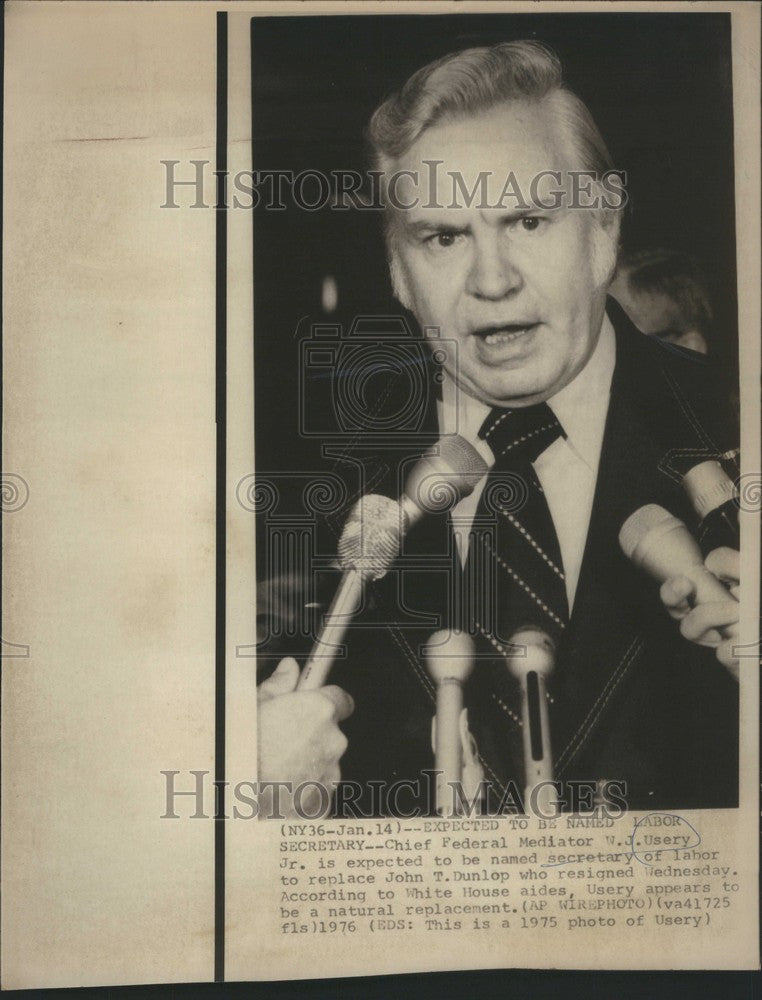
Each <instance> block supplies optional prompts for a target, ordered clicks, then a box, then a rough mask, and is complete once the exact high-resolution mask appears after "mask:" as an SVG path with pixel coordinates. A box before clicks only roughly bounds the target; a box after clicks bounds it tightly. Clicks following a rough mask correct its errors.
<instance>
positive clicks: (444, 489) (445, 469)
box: [405, 434, 489, 513]
mask: <svg viewBox="0 0 762 1000" xmlns="http://www.w3.org/2000/svg"><path fill="white" fill-rule="evenodd" d="M488 470H489V466H488V465H487V463H486V462H485V461H484V459H483V458H482V456H481V455H480V454H479V452H478V451H477V450H476V448H474V446H473V445H472V444H470V443H469V442H468V441H466V439H465V438H462V437H461V436H460V435H459V434H451V435H447V436H446V437H443V438H441V439H440V440H439V441H438V442H437V444H436V445H435V446H434V447H433V448H431V449H429V451H427V452H425V453H424V455H423V456H422V457H421V458H420V459H419V460H418V461H417V462H416V463H415V465H414V466H413V468H412V469H411V471H410V474H409V475H408V478H407V481H406V483H405V495H406V496H407V497H409V498H410V500H412V501H413V503H414V504H415V506H416V507H417V508H418V509H419V511H422V512H425V513H441V512H443V511H446V510H450V509H451V508H452V507H454V506H455V505H456V504H457V503H459V502H460V501H461V500H463V498H464V497H467V496H470V495H471V493H473V491H474V489H475V488H476V484H477V483H478V482H479V481H480V479H481V478H482V477H483V476H484V475H486V473H487V472H488Z"/></svg>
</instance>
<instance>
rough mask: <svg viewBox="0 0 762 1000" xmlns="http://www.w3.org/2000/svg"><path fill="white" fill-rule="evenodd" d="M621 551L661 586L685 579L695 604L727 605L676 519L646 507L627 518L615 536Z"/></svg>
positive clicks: (722, 591)
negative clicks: (676, 578)
mask: <svg viewBox="0 0 762 1000" xmlns="http://www.w3.org/2000/svg"><path fill="white" fill-rule="evenodd" d="M619 544H620V546H621V547H622V551H623V552H624V554H625V555H626V556H627V558H628V559H630V560H631V561H632V562H633V563H635V565H636V566H639V567H640V568H641V569H644V570H645V571H646V572H647V573H649V574H650V575H651V576H652V577H654V579H656V580H658V581H659V582H660V583H663V582H664V581H665V580H669V579H670V577H673V576H678V575H681V576H687V577H688V579H689V580H691V581H692V582H693V583H694V585H695V587H696V597H695V602H694V603H695V604H706V603H710V602H712V601H727V600H729V599H732V595H731V593H730V591H729V590H727V589H726V588H725V587H724V586H723V584H722V583H720V581H719V580H718V579H717V577H716V576H715V575H714V574H713V573H710V572H709V570H708V569H707V568H706V566H704V560H703V559H702V556H701V549H700V548H699V546H698V543H697V542H696V540H695V538H694V537H693V535H691V533H690V532H689V531H688V529H687V528H686V526H685V525H684V524H683V522H682V521H680V520H679V519H678V518H676V517H674V516H673V515H672V514H670V513H669V512H668V511H666V510H665V509H664V508H663V507H659V506H658V504H654V503H649V504H646V505H645V506H644V507H640V508H639V509H638V510H636V511H635V513H634V514H631V515H630V516H629V517H628V518H627V520H626V521H625V522H624V524H623V525H622V529H621V531H620V532H619Z"/></svg>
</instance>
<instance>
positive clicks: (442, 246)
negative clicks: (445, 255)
mask: <svg viewBox="0 0 762 1000" xmlns="http://www.w3.org/2000/svg"><path fill="white" fill-rule="evenodd" d="M462 235H463V234H462V233H456V232H448V231H445V232H441V233H434V234H433V236H429V237H428V238H427V240H426V244H427V245H428V246H429V247H431V248H432V249H434V250H446V249H447V248H448V247H451V246H454V245H455V244H456V243H457V242H458V240H459V238H460V237H461V236H462Z"/></svg>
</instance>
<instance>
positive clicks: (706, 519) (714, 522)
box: [683, 461, 741, 555]
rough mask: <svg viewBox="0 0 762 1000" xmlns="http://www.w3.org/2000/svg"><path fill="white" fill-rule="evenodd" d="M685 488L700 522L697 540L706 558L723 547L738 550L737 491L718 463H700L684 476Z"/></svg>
mask: <svg viewBox="0 0 762 1000" xmlns="http://www.w3.org/2000/svg"><path fill="white" fill-rule="evenodd" d="M683 488H684V489H685V492H686V493H687V495H688V499H689V500H690V502H691V504H692V505H693V509H694V510H695V511H696V514H697V516H698V519H699V529H698V541H699V547H700V548H701V551H702V553H703V554H704V555H708V553H710V552H711V551H712V549H716V548H718V547H719V546H721V545H727V546H729V547H730V548H731V549H738V548H739V547H740V543H741V534H740V530H739V525H738V504H737V502H736V501H737V497H738V492H737V489H736V486H735V483H734V482H733V480H732V479H731V478H730V476H728V474H727V473H726V472H725V470H724V469H723V467H722V466H721V465H720V463H719V462H715V461H707V462H699V464H698V465H694V466H693V468H692V469H689V470H688V472H686V473H685V475H684V476H683Z"/></svg>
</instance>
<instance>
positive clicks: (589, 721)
mask: <svg viewBox="0 0 762 1000" xmlns="http://www.w3.org/2000/svg"><path fill="white" fill-rule="evenodd" d="M609 315H610V316H611V318H612V321H613V322H614V327H615V331H616V337H617V360H616V367H615V371H614V377H613V380H612V389H611V401H610V405H609V412H608V416H607V421H606V429H605V434H604V440H603V447H602V451H601V458H600V463H599V471H598V479H597V483H596V491H595V497H594V501H593V508H592V512H591V519H590V525H589V528H588V535H587V543H586V547H585V553H584V558H583V562H582V568H581V572H580V579H579V584H578V588H577V593H576V597H575V602H574V608H573V612H572V617H571V621H570V625H569V630H568V634H567V637H566V641H565V643H564V646H563V648H562V649H561V650H560V651H559V669H557V674H556V676H555V677H554V691H555V693H556V694H555V704H554V706H553V711H552V716H551V719H552V721H551V726H552V733H553V750H554V759H555V762H556V772H557V774H558V775H559V776H563V774H564V773H565V772H567V771H568V770H569V768H570V767H572V766H573V763H574V761H575V759H576V758H577V757H578V756H579V755H580V753H581V751H582V749H583V748H584V747H585V745H586V744H587V742H588V741H589V740H590V739H591V737H592V736H593V734H594V733H596V732H597V731H598V730H599V729H600V727H601V726H602V725H604V724H605V720H606V718H607V717H608V715H609V713H610V712H611V710H612V708H613V707H614V706H616V704H617V695H618V694H619V693H621V691H622V690H623V688H624V686H625V685H624V683H623V682H624V681H625V679H626V677H627V676H628V675H629V674H630V673H631V672H632V671H635V670H637V669H638V668H639V655H640V653H641V652H642V650H643V648H644V646H645V640H646V636H645V635H644V634H643V621H644V615H645V617H646V618H647V617H648V614H647V611H648V609H649V608H650V609H651V612H652V614H653V610H654V608H656V610H657V614H658V613H660V611H659V608H658V604H657V601H658V597H657V593H656V591H657V588H656V587H655V586H654V585H651V586H648V585H645V584H644V579H643V576H642V574H641V572H640V571H639V570H637V569H636V568H635V567H634V566H633V565H632V563H631V562H630V561H629V560H628V559H626V558H625V556H624V555H623V553H622V552H621V549H620V546H619V531H620V528H621V526H622V524H623V523H624V521H625V520H626V519H627V518H628V517H629V516H630V514H632V513H633V512H634V511H635V510H637V509H638V508H639V507H641V506H643V505H644V504H648V503H657V504H660V505H661V506H664V507H666V508H667V509H669V510H670V511H672V512H674V513H675V514H677V516H679V517H683V518H684V517H686V516H687V514H688V511H687V502H686V500H685V498H684V496H683V494H682V491H681V489H680V487H679V485H678V484H677V483H676V482H675V478H674V477H673V476H671V475H670V474H669V472H668V471H666V469H667V465H668V463H667V462H666V461H665V459H666V456H667V455H668V454H669V453H670V452H672V451H674V450H676V449H677V450H680V448H681V447H684V448H685V449H689V448H691V447H693V448H694V450H695V443H696V442H695V440H694V438H693V436H692V435H691V434H688V433H686V431H685V429H684V428H681V426H680V423H681V422H680V419H679V415H678V409H679V408H678V406H677V404H676V400H675V398H674V395H673V393H672V390H671V388H670V386H669V385H668V384H667V382H666V380H665V379H664V378H663V373H662V372H661V371H660V370H659V367H658V365H655V364H654V363H653V358H652V355H651V353H650V351H651V349H652V348H653V346H654V345H651V344H649V343H648V341H647V339H646V337H645V336H644V335H643V334H642V333H640V332H639V331H637V330H635V328H634V327H632V325H631V324H630V323H629V320H627V318H626V317H625V316H624V314H623V313H622V312H621V310H620V309H619V307H618V306H616V305H611V304H610V308H609ZM588 777H590V778H593V779H594V778H597V777H602V776H600V775H589V776H588ZM609 777H610V776H609Z"/></svg>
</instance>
